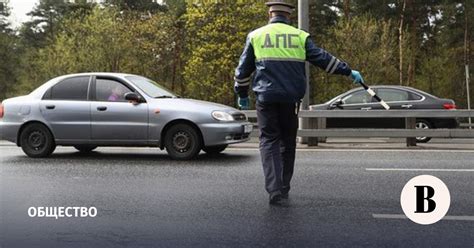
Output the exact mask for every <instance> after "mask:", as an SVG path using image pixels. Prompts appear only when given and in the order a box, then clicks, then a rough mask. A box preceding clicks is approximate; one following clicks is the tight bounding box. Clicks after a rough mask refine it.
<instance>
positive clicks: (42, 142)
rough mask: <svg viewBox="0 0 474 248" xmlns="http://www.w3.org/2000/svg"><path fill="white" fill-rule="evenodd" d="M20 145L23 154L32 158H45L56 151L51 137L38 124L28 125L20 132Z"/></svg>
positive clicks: (44, 128)
mask: <svg viewBox="0 0 474 248" xmlns="http://www.w3.org/2000/svg"><path fill="white" fill-rule="evenodd" d="M20 145H21V149H22V150H23V152H24V153H25V154H26V155H27V156H28V157H32V158H44V157H47V156H49V155H51V153H53V151H54V150H55V149H56V143H55V142H54V138H53V135H52V134H51V132H50V131H49V129H48V128H47V127H46V126H44V125H42V124H39V123H34V124H30V125H28V126H26V127H25V128H24V129H23V130H22V132H21V134H20Z"/></svg>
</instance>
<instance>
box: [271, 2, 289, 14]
mask: <svg viewBox="0 0 474 248" xmlns="http://www.w3.org/2000/svg"><path fill="white" fill-rule="evenodd" d="M265 5H267V6H268V7H270V10H269V11H270V12H286V13H288V14H291V13H293V10H294V9H295V6H294V5H293V4H291V3H285V2H283V1H272V2H266V3H265Z"/></svg>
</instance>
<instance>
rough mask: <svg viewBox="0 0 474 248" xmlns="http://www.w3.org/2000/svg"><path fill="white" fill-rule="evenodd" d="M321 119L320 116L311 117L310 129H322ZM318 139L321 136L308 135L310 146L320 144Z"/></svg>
mask: <svg viewBox="0 0 474 248" xmlns="http://www.w3.org/2000/svg"><path fill="white" fill-rule="evenodd" d="M319 119H320V118H309V122H308V126H309V129H320V128H321V126H320V124H319ZM318 141H319V137H308V140H307V144H308V146H318Z"/></svg>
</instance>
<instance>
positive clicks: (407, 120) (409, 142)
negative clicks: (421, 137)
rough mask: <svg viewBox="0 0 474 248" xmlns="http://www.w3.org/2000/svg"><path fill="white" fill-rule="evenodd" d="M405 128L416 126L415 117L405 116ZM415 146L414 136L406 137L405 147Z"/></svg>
mask: <svg viewBox="0 0 474 248" xmlns="http://www.w3.org/2000/svg"><path fill="white" fill-rule="evenodd" d="M405 128H406V129H415V128H416V118H413V117H411V118H405ZM412 146H416V138H413V137H407V147H412Z"/></svg>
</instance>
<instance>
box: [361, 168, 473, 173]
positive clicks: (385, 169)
mask: <svg viewBox="0 0 474 248" xmlns="http://www.w3.org/2000/svg"><path fill="white" fill-rule="evenodd" d="M365 170H366V171H433V172H474V169H417V168H365Z"/></svg>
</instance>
